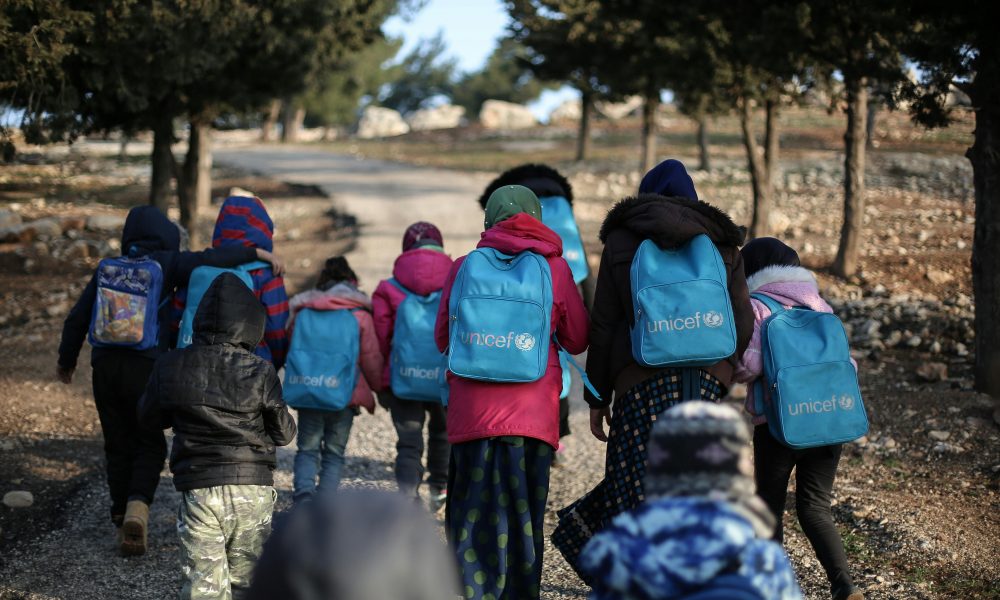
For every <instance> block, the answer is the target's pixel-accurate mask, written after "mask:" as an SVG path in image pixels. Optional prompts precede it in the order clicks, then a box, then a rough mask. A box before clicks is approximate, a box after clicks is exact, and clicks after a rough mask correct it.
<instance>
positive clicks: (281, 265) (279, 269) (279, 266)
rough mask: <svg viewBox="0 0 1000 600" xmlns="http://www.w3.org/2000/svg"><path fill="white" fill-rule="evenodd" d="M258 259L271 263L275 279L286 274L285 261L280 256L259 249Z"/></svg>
mask: <svg viewBox="0 0 1000 600" xmlns="http://www.w3.org/2000/svg"><path fill="white" fill-rule="evenodd" d="M257 258H259V259H260V260H262V261H264V262H268V263H271V271H273V272H274V276H275V277H281V276H282V275H284V274H285V261H283V260H282V259H281V257H280V256H278V255H276V254H273V253H271V252H268V251H267V250H264V249H263V248H257Z"/></svg>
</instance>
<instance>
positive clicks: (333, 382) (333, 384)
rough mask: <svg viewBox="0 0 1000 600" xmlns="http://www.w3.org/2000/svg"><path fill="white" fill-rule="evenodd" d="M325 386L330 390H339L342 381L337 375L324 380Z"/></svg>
mask: <svg viewBox="0 0 1000 600" xmlns="http://www.w3.org/2000/svg"><path fill="white" fill-rule="evenodd" d="M323 385H325V386H326V387H328V388H339V387H340V379H339V378H337V376H336V375H331V376H329V377H327V378H326V379H324V380H323Z"/></svg>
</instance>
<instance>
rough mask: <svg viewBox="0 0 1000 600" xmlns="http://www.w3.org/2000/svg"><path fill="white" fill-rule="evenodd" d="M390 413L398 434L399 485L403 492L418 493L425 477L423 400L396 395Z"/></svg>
mask: <svg viewBox="0 0 1000 600" xmlns="http://www.w3.org/2000/svg"><path fill="white" fill-rule="evenodd" d="M391 413H392V424H393V426H395V428H396V435H397V437H398V440H397V442H396V485H397V486H399V491H400V492H402V493H404V494H407V495H415V494H416V493H417V488H418V487H420V483H421V482H422V481H423V479H424V466H423V459H424V419H425V418H426V411H425V408H424V403H423V402H412V401H409V400H400V399H399V398H393V403H392V411H391Z"/></svg>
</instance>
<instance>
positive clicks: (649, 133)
mask: <svg viewBox="0 0 1000 600" xmlns="http://www.w3.org/2000/svg"><path fill="white" fill-rule="evenodd" d="M659 105H660V96H659V92H658V91H657V92H649V93H647V94H646V98H645V100H644V101H643V103H642V159H641V161H640V162H639V173H640V174H642V173H646V172H647V171H649V170H650V169H651V168H653V165H655V164H656V108H657V107H658V106H659Z"/></svg>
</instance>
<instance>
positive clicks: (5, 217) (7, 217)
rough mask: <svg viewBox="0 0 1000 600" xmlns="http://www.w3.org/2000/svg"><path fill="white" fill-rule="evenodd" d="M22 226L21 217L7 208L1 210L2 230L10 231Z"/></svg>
mask: <svg viewBox="0 0 1000 600" xmlns="http://www.w3.org/2000/svg"><path fill="white" fill-rule="evenodd" d="M20 224H21V215H19V214H17V213H16V212H14V211H12V210H7V209H6V208H0V229H9V228H11V227H17V226H18V225H20Z"/></svg>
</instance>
